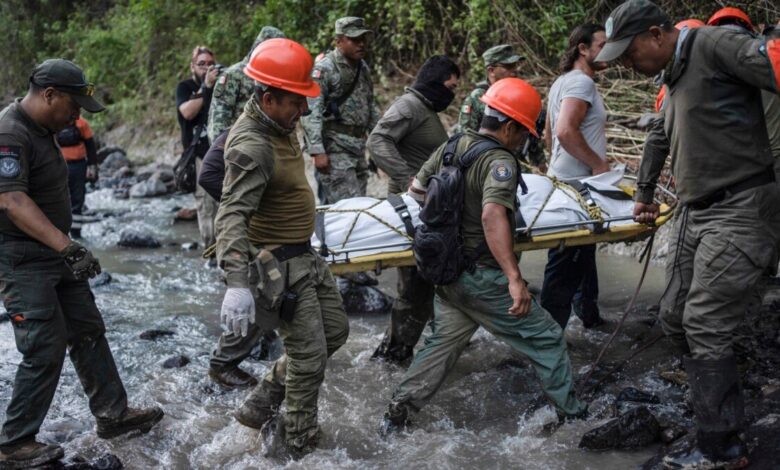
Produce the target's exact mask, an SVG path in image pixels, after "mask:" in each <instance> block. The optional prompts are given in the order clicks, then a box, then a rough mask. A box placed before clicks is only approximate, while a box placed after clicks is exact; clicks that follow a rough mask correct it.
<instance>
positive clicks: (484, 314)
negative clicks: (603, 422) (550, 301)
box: [393, 268, 586, 416]
mask: <svg viewBox="0 0 780 470" xmlns="http://www.w3.org/2000/svg"><path fill="white" fill-rule="evenodd" d="M508 284H509V282H508V280H507V278H506V276H504V273H503V272H502V271H501V270H498V269H489V268H479V269H477V270H476V271H475V272H474V273H473V274H470V273H467V272H464V273H463V274H462V275H461V276H460V278H459V279H458V280H457V281H456V282H455V283H453V284H451V285H448V286H438V287H437V288H436V297H435V299H434V312H435V313H434V331H433V333H432V334H431V335H430V336H428V337H427V338H426V340H425V344H424V345H423V347H422V348H421V349H420V350H419V351H418V352H417V354H416V355H415V356H414V359H413V360H412V365H411V366H409V369H408V370H407V371H406V374H405V375H404V378H403V380H402V381H401V383H400V384H399V385H398V387H396V389H395V392H393V402H394V403H409V404H411V405H412V407H413V408H415V409H420V408H421V407H422V406H423V405H424V404H425V403H426V402H427V401H428V400H429V399H430V398H431V397H432V396H433V394H434V393H436V391H437V390H438V389H439V387H441V385H442V383H444V379H445V378H446V377H447V374H448V373H449V371H450V370H451V369H452V367H453V366H454V365H455V362H456V361H457V360H458V357H459V356H460V354H461V353H462V352H463V349H464V348H465V347H466V345H467V344H468V342H469V339H470V338H471V336H472V335H473V334H474V333H475V332H476V331H477V329H478V328H479V327H480V326H481V327H483V328H485V329H486V330H487V331H489V332H490V333H492V334H493V335H495V336H496V337H497V338H498V339H500V340H502V341H504V342H505V343H507V344H509V345H510V346H511V347H512V348H514V349H515V350H517V351H518V352H521V353H522V354H524V355H525V356H527V357H528V359H529V360H530V361H531V364H532V365H533V367H534V369H535V370H536V373H537V374H538V375H539V378H540V379H541V382H542V387H543V389H544V392H545V393H546V394H547V396H548V397H549V398H550V399H551V400H552V401H553V403H554V404H555V406H556V408H557V409H558V411H559V412H560V413H562V414H565V415H569V416H573V415H578V414H580V413H582V412H583V411H584V410H585V408H586V406H585V404H583V403H582V402H581V401H579V400H578V399H577V397H576V396H575V390H574V384H573V380H572V372H571V364H570V363H569V355H568V353H567V351H566V341H565V340H564V338H563V331H562V330H561V327H560V326H559V325H558V323H556V321H555V320H553V318H552V317H551V316H550V314H549V313H547V311H546V310H544V309H543V308H542V307H541V306H539V304H538V303H537V302H536V300H535V299H534V300H533V301H532V302H531V311H530V312H529V313H528V315H526V316H524V317H522V318H518V317H515V316H512V315H510V314H509V313H508V310H509V307H511V306H512V298H511V297H510V295H509V291H508Z"/></svg>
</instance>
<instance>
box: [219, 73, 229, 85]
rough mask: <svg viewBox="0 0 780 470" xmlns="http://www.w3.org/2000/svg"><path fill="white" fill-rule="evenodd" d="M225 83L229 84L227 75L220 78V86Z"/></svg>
mask: <svg viewBox="0 0 780 470" xmlns="http://www.w3.org/2000/svg"><path fill="white" fill-rule="evenodd" d="M225 82H227V74H222V76H221V77H219V84H220V85H224V84H225Z"/></svg>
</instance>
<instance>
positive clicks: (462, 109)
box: [460, 104, 471, 114]
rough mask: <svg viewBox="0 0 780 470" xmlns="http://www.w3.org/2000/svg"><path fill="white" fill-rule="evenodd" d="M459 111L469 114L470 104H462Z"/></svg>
mask: <svg viewBox="0 0 780 470" xmlns="http://www.w3.org/2000/svg"><path fill="white" fill-rule="evenodd" d="M460 112H461V113H463V114H471V106H469V105H467V104H464V105H463V107H462V108H461V109H460Z"/></svg>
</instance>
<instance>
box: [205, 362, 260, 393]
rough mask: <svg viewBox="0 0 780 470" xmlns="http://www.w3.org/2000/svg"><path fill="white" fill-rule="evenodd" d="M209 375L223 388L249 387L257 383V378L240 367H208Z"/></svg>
mask: <svg viewBox="0 0 780 470" xmlns="http://www.w3.org/2000/svg"><path fill="white" fill-rule="evenodd" d="M209 377H210V378H211V380H213V381H214V382H215V383H216V384H217V385H219V386H220V387H222V388H223V389H225V390H234V389H237V388H249V387H254V386H256V385H257V379H256V378H254V377H253V376H252V374H250V373H248V372H246V371H245V370H243V369H241V368H240V367H230V368H225V369H221V368H220V369H217V368H214V367H210V368H209Z"/></svg>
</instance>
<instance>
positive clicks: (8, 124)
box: [0, 100, 71, 238]
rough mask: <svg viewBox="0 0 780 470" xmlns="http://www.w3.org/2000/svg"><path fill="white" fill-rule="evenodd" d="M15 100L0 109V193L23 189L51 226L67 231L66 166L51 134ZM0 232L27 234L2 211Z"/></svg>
mask: <svg viewBox="0 0 780 470" xmlns="http://www.w3.org/2000/svg"><path fill="white" fill-rule="evenodd" d="M19 101H20V100H16V101H15V102H13V103H11V104H10V105H9V106H8V107H6V108H5V109H4V110H2V111H0V193H6V192H14V191H20V192H23V193H26V194H27V195H28V196H29V197H30V199H32V200H33V202H34V203H35V204H36V205H37V206H38V207H39V208H40V209H41V211H42V212H43V214H44V215H45V216H46V218H47V219H49V221H51V223H52V224H54V226H55V227H57V228H58V229H59V230H60V231H61V232H63V233H68V230H70V225H71V214H70V197H69V195H68V166H67V164H66V163H65V159H64V158H63V157H62V153H60V149H59V147H58V146H57V143H56V142H55V140H54V134H52V133H51V132H49V131H48V130H46V129H44V128H43V127H41V126H39V125H38V124H36V123H35V122H34V121H33V120H32V118H30V116H28V115H27V113H25V112H24V110H23V109H22V107H21V105H20V104H19ZM0 233H2V234H6V235H12V236H15V237H20V238H29V237H28V235H27V234H25V232H23V231H22V230H21V229H19V228H18V227H17V226H16V225H15V224H14V223H13V222H12V221H11V219H10V218H9V217H8V215H7V214H6V213H5V212H0Z"/></svg>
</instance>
